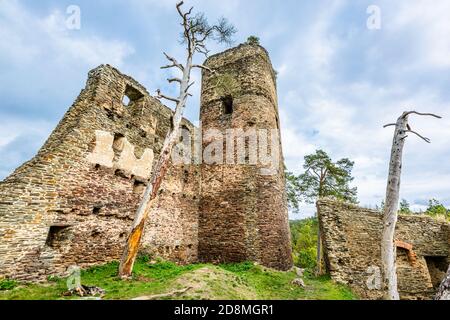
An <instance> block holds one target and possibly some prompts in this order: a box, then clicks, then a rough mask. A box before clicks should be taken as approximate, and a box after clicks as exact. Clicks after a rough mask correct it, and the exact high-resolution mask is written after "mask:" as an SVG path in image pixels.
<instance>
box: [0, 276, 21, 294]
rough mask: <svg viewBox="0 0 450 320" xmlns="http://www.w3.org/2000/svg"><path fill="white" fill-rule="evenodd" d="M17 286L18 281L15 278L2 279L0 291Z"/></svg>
mask: <svg viewBox="0 0 450 320" xmlns="http://www.w3.org/2000/svg"><path fill="white" fill-rule="evenodd" d="M15 287H17V282H16V281H14V280H8V279H5V280H0V291H7V290H12V289H14V288H15Z"/></svg>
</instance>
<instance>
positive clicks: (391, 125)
mask: <svg viewBox="0 0 450 320" xmlns="http://www.w3.org/2000/svg"><path fill="white" fill-rule="evenodd" d="M395 126H397V124H396V123H389V124H387V125H385V126H383V128H387V127H395Z"/></svg>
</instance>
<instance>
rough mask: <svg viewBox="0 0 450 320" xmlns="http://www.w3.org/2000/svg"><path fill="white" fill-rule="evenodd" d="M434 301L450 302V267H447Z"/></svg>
mask: <svg viewBox="0 0 450 320" xmlns="http://www.w3.org/2000/svg"><path fill="white" fill-rule="evenodd" d="M435 300H446V301H450V266H449V267H448V271H447V275H446V276H445V278H444V280H442V283H441V286H440V287H439V290H438V293H437V294H436V297H435Z"/></svg>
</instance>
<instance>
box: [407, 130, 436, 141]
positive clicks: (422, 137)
mask: <svg viewBox="0 0 450 320" xmlns="http://www.w3.org/2000/svg"><path fill="white" fill-rule="evenodd" d="M405 132H411V133H414V134H415V135H416V136H418V137H419V138H421V139H423V140H424V141H425V142H426V143H431V139H430V138H426V137H424V136H422V135H420V134H418V133H417V132H415V131H413V130H406V131H405Z"/></svg>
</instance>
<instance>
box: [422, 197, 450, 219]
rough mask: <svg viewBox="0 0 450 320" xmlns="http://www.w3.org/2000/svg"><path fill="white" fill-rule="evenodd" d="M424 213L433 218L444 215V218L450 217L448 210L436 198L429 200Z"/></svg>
mask: <svg viewBox="0 0 450 320" xmlns="http://www.w3.org/2000/svg"><path fill="white" fill-rule="evenodd" d="M425 214H426V215H429V216H431V217H434V218H437V217H444V218H445V219H450V210H448V209H447V208H446V207H445V206H444V205H443V204H442V203H440V202H439V201H438V200H436V199H432V200H430V201H429V203H428V208H427V211H425Z"/></svg>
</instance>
